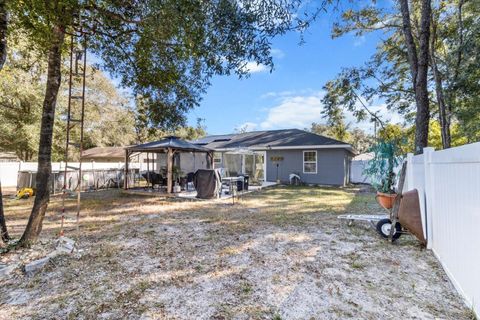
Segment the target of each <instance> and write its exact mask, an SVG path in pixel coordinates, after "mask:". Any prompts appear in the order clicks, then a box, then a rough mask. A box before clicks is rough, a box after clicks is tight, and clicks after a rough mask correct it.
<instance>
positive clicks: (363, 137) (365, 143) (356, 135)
mask: <svg viewBox="0 0 480 320" xmlns="http://www.w3.org/2000/svg"><path fill="white" fill-rule="evenodd" d="M344 126H346V127H348V126H347V125H345V124H341V126H340V127H341V128H343V127H344ZM310 132H313V133H316V134H319V135H321V136H325V137H329V138H332V139H337V140H341V141H344V142H347V143H349V144H351V145H352V147H353V149H354V150H355V151H357V152H359V153H364V152H367V151H368V150H369V149H370V147H371V146H372V145H373V143H374V138H373V136H372V135H369V134H367V133H366V132H365V131H363V130H362V129H360V128H353V129H348V130H347V131H345V132H344V131H343V129H342V130H338V129H335V127H331V126H329V125H326V124H320V123H315V122H314V123H312V125H311V127H310ZM338 132H341V134H342V137H343V138H344V139H339V136H338Z"/></svg>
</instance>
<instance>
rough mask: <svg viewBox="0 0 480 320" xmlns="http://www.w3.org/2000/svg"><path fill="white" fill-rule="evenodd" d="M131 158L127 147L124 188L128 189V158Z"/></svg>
mask: <svg viewBox="0 0 480 320" xmlns="http://www.w3.org/2000/svg"><path fill="white" fill-rule="evenodd" d="M129 158H130V152H129V151H128V149H125V174H124V175H123V189H125V190H127V189H128V160H129Z"/></svg>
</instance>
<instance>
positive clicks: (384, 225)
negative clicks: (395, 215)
mask: <svg viewBox="0 0 480 320" xmlns="http://www.w3.org/2000/svg"><path fill="white" fill-rule="evenodd" d="M391 228H392V221H391V220H390V219H382V220H380V221H378V222H377V232H378V233H379V234H380V235H381V236H382V238H388V237H389V236H390V229H391ZM401 235H402V226H401V225H400V223H398V222H397V223H396V224H395V231H394V232H393V236H392V240H397V239H398V238H400V236H401Z"/></svg>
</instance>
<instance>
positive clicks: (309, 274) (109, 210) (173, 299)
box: [0, 187, 470, 319]
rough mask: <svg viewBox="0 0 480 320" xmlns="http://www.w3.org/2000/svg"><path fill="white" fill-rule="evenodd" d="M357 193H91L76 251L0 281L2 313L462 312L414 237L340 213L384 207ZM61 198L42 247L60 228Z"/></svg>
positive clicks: (15, 220)
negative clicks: (236, 199) (191, 196)
mask: <svg viewBox="0 0 480 320" xmlns="http://www.w3.org/2000/svg"><path fill="white" fill-rule="evenodd" d="M357 191H358V189H336V188H314V187H312V188H306V187H297V188H287V187H278V188H274V189H270V190H268V189H267V190H265V191H262V192H260V193H256V194H252V195H249V196H246V197H245V198H244V199H243V200H242V201H240V203H239V204H236V205H235V206H232V205H230V204H229V203H227V202H226V203H221V202H214V203H208V202H174V203H170V202H166V201H162V200H159V199H148V198H135V197H128V198H125V197H124V196H122V195H120V194H118V193H109V194H108V196H105V197H102V196H98V195H97V196H95V197H92V198H87V199H86V200H85V202H84V206H85V207H84V208H85V210H84V211H83V214H84V216H83V218H82V225H81V231H82V232H81V234H80V237H79V239H78V243H79V244H80V246H81V249H83V250H84V251H83V252H82V254H81V255H78V256H77V257H65V256H61V257H57V258H55V259H54V261H53V263H52V264H50V265H49V266H48V267H47V268H46V269H45V270H44V271H43V272H42V273H39V274H37V275H35V276H32V277H26V276H24V275H23V274H21V273H20V272H17V273H15V274H14V276H12V277H10V278H8V279H4V280H0V282H1V288H0V305H1V309H0V319H12V318H32V319H41V318H60V319H64V318H67V319H90V318H103V319H119V318H122V319H339V318H342V319H343V318H355V319H379V318H381V319H393V318H398V315H399V314H401V317H402V318H410V319H414V318H415V319H435V318H445V319H468V317H469V315H470V314H469V311H468V309H466V308H465V306H464V305H463V303H462V301H461V299H460V298H459V296H458V295H457V293H456V292H455V290H454V289H453V287H452V285H451V283H450V282H449V281H448V278H447V277H446V275H445V273H444V272H443V270H442V269H441V268H440V266H439V264H438V262H437V260H436V259H435V258H434V256H433V255H432V253H431V252H430V251H427V250H424V249H422V248H421V247H420V246H419V245H418V244H417V242H416V241H415V240H414V239H413V237H410V236H405V237H402V238H400V240H399V241H398V242H397V243H396V244H394V245H391V244H389V243H387V242H385V241H383V240H381V239H380V238H379V237H378V236H377V235H376V234H375V232H374V231H373V230H372V229H371V228H369V227H368V226H366V225H361V224H357V225H354V226H351V227H348V226H347V225H346V224H344V223H342V221H339V220H338V219H337V218H336V217H337V215H338V214H341V213H345V212H349V213H351V212H355V213H376V212H378V211H379V210H380V208H378V207H377V206H376V204H375V203H374V200H373V196H372V194H370V193H366V192H362V193H357ZM17 204H18V203H17ZM57 205H58V204H56V203H55V201H54V203H53V204H52V206H51V210H50V213H49V215H48V217H47V220H46V225H45V226H46V229H45V232H44V235H43V238H42V239H45V240H44V241H45V243H44V244H43V246H44V247H47V246H48V241H49V239H52V238H54V235H55V231H56V230H57V227H56V225H57V222H56V218H58V217H57V214H55V212H56V211H55V210H56V206H57ZM7 209H8V210H7V219H8V220H9V221H10V223H11V224H15V225H18V226H21V225H22V224H23V223H25V217H26V215H27V214H28V212H24V213H22V212H23V211H22V209H19V208H18V205H15V204H12V203H8V204H7ZM24 211H25V210H24ZM9 212H13V213H12V214H11V216H9ZM70 227H71V228H72V231H71V232H73V230H74V226H73V225H71V226H70ZM19 229H20V228H19ZM15 235H18V233H17V234H15ZM67 235H68V234H67ZM39 245H40V246H42V244H39ZM22 255H23V256H22ZM19 257H23V260H28V254H26V253H25V252H10V253H8V254H6V255H3V256H2V257H1V259H2V261H5V262H6V261H8V260H12V259H20V258H19ZM23 260H22V261H23Z"/></svg>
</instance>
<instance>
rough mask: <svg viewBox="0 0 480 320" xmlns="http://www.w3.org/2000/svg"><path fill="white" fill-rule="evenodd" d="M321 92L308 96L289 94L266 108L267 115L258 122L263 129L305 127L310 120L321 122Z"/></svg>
mask: <svg viewBox="0 0 480 320" xmlns="http://www.w3.org/2000/svg"><path fill="white" fill-rule="evenodd" d="M322 96H323V93H322V92H319V93H317V94H314V95H310V96H290V97H284V98H283V99H281V101H280V103H279V104H278V105H276V106H274V107H272V108H270V109H269V110H268V114H267V117H266V119H265V120H264V121H262V122H261V123H260V127H262V128H263V129H274V128H306V127H310V125H311V124H312V122H322V121H323V119H322V115H321V112H322V110H323V104H322V102H321V99H322Z"/></svg>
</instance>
